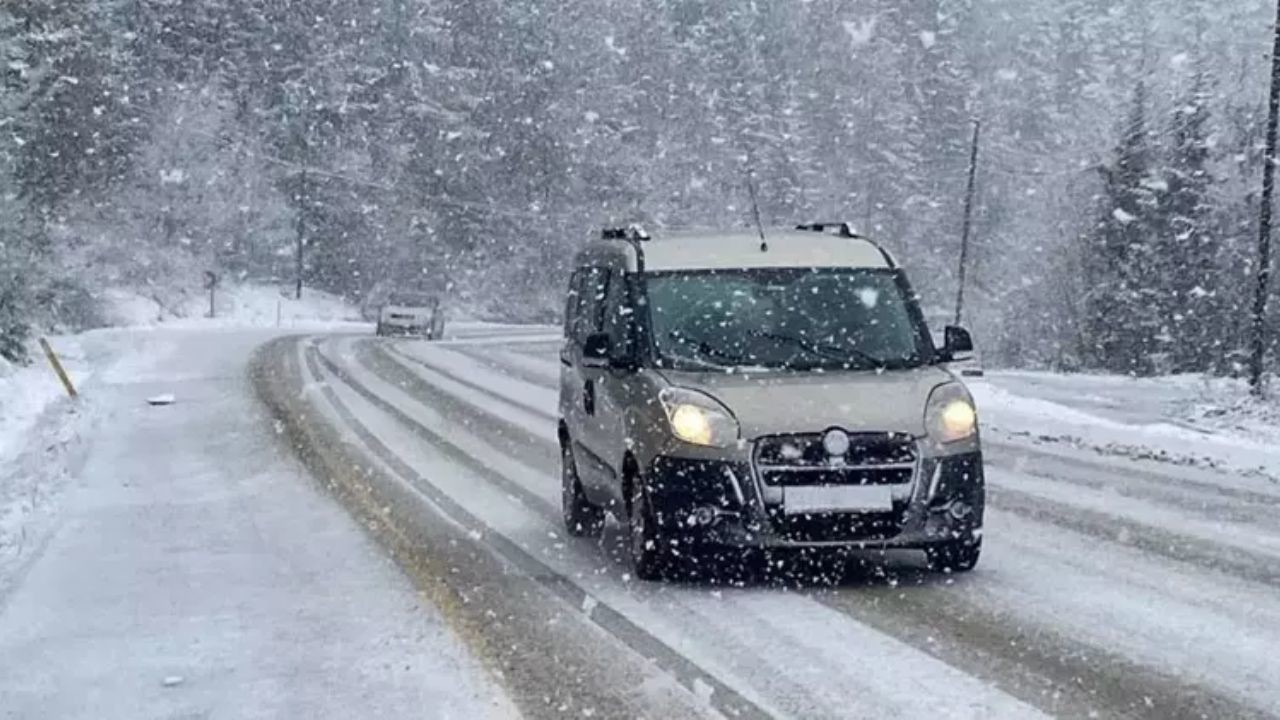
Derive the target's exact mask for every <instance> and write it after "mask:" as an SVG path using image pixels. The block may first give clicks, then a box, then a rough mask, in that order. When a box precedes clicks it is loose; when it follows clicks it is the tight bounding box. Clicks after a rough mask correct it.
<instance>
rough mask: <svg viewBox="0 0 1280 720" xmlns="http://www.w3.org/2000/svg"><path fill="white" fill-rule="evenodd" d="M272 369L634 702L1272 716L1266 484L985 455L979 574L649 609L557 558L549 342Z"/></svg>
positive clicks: (491, 343)
mask: <svg viewBox="0 0 1280 720" xmlns="http://www.w3.org/2000/svg"><path fill="white" fill-rule="evenodd" d="M550 334H551V335H554V331H552V332H551V333H550ZM278 350H279V351H278V352H277V354H276V360H275V362H277V363H280V364H292V365H293V366H294V368H295V373H296V378H294V379H293V380H292V382H293V383H295V384H298V385H300V387H299V388H297V389H298V390H302V391H303V395H304V397H305V399H306V406H307V407H308V408H309V409H310V410H309V412H311V413H312V414H310V415H309V416H308V418H307V420H308V422H312V423H314V422H318V421H320V422H325V423H329V424H331V426H332V427H333V428H335V433H336V435H337V436H338V437H340V438H342V439H343V440H344V441H345V443H344V444H343V446H342V453H344V454H345V455H346V456H348V457H349V458H354V459H353V460H350V462H354V463H357V464H361V465H363V466H365V467H366V469H367V470H369V471H370V472H377V473H383V474H385V475H387V476H388V477H391V478H392V479H393V481H394V482H396V483H399V484H400V486H403V488H405V490H404V493H405V494H404V495H403V497H404V498H405V500H404V503H419V504H420V505H419V506H418V507H417V508H416V509H414V510H412V512H416V513H426V514H431V515H433V516H437V517H439V516H444V517H447V518H448V519H450V520H451V521H453V522H455V523H457V524H459V525H460V526H461V528H462V529H463V530H465V533H466V534H465V538H467V539H469V540H470V541H471V542H473V543H474V544H475V545H476V546H477V547H478V548H481V549H482V550H483V551H484V552H488V553H490V554H492V555H494V556H496V557H498V558H499V559H500V560H501V561H502V563H504V564H505V565H506V567H507V572H514V573H518V574H522V575H524V576H527V577H529V578H532V579H533V582H534V585H535V586H537V587H538V588H540V592H530V593H529V595H528V596H527V598H526V599H527V601H528V602H527V605H528V607H529V608H534V607H543V608H544V609H543V610H541V611H535V610H533V609H529V610H528V612H529V613H535V614H536V613H537V612H544V613H545V612H550V613H551V614H552V615H553V617H555V618H556V622H557V623H564V627H566V628H567V627H569V626H572V625H574V624H575V623H577V624H582V623H584V622H585V623H588V624H590V625H592V626H593V627H594V628H595V630H597V631H601V632H597V633H596V635H595V636H593V640H594V642H595V643H597V647H596V649H595V651H594V652H597V653H600V654H603V655H606V656H611V657H614V658H615V662H617V663H619V664H625V663H626V662H639V663H641V664H643V663H645V662H649V663H652V664H653V666H654V669H653V672H654V673H655V679H654V680H653V682H654V683H658V682H659V681H660V680H661V679H663V678H664V677H665V679H666V680H668V681H673V682H675V683H678V684H680V685H681V686H683V687H685V688H686V689H687V691H688V693H689V694H690V695H691V696H692V697H694V698H697V699H701V700H703V701H706V702H708V703H709V704H710V707H711V708H712V709H713V710H715V711H719V712H721V713H723V714H725V715H736V716H777V717H798V718H826V717H829V718H848V717H974V718H977V717H982V718H986V717H1017V718H1027V717H1035V716H1037V715H1039V714H1046V715H1051V716H1060V717H1086V716H1100V717H1151V718H1183V717H1186V718H1191V717H1233V718H1235V717H1275V716H1277V715H1280V683H1278V682H1277V681H1276V679H1277V678H1280V653H1278V652H1277V651H1276V648H1278V647H1280V592H1277V588H1280V571H1277V570H1276V568H1277V567H1280V529H1278V525H1277V523H1276V522H1275V520H1274V518H1275V513H1276V512H1277V511H1278V510H1280V488H1277V487H1276V486H1275V485H1274V484H1273V483H1270V482H1269V481H1267V480H1264V479H1259V478H1252V479H1250V478H1247V477H1242V476H1238V475H1231V474H1227V473H1223V472H1217V471H1212V470H1206V469H1200V468H1188V467H1176V466H1172V465H1167V464H1162V463H1155V462H1138V461H1133V460H1130V459H1116V458H1108V457H1102V456H1098V455H1097V454H1096V453H1093V452H1089V451H1078V452H1074V453H1073V452H1072V451H1071V450H1070V449H1069V448H1052V449H1045V448H1039V447H1036V446H1034V445H1031V444H1027V445H1018V444H1016V443H1014V442H1011V441H1009V440H1007V439H1006V440H1005V441H1003V442H1001V443H1000V444H997V445H994V446H993V447H991V448H989V461H990V470H989V480H990V485H991V491H992V506H991V510H990V516H989V523H988V532H987V554H986V556H985V557H984V559H983V563H982V565H981V566H980V567H979V569H978V570H977V572H975V573H974V574H972V575H970V576H965V577H956V578H950V577H944V576H937V575H930V574H928V573H926V572H924V571H923V570H922V569H921V567H920V563H919V562H918V561H917V560H916V559H914V558H911V557H909V556H903V557H894V558H890V559H889V560H888V561H887V563H883V564H879V563H878V564H875V565H873V567H872V569H871V570H870V571H868V572H865V573H854V574H852V575H847V574H846V575H841V574H839V573H830V572H822V573H821V575H820V576H818V577H815V576H814V575H813V573H812V572H809V573H808V574H802V575H801V576H800V577H796V576H794V575H790V576H788V575H787V574H785V573H784V574H783V576H781V577H765V578H761V579H760V580H759V581H758V582H752V583H749V584H748V585H747V586H745V587H719V586H714V585H706V586H701V585H697V584H685V585H653V584H645V583H638V582H635V581H634V580H632V579H631V578H630V577H629V576H628V575H627V573H626V565H625V563H623V562H622V561H621V560H620V559H619V556H620V554H621V553H620V550H619V538H618V531H617V528H612V529H611V530H610V531H608V532H607V533H606V536H605V539H604V540H603V541H602V542H600V543H597V542H594V541H576V540H571V539H567V538H565V537H563V535H562V532H561V528H560V526H559V521H558V510H557V507H558V495H559V480H558V474H557V473H558V470H557V467H558V451H557V443H556V434H555V417H556V377H557V375H558V360H557V351H558V347H557V345H556V343H555V342H553V341H551V338H549V337H547V334H546V333H538V332H536V331H531V330H523V331H513V330H508V331H498V332H489V333H485V334H484V336H483V337H470V338H466V337H464V338H460V339H458V340H455V341H453V342H449V343H435V344H428V343H422V342H413V341H377V340H371V339H367V338H360V337H354V336H348V337H337V338H333V337H331V338H321V339H315V340H311V341H307V342H305V343H299V344H296V345H292V346H289V347H287V348H281V349H278ZM375 494H376V492H375ZM399 509H400V510H404V508H403V507H400V508H399ZM818 570H823V569H818ZM469 580H470V581H472V582H484V579H483V577H481V578H479V579H477V578H475V577H474V576H473V577H470V578H469ZM545 608H550V610H547V609H545ZM508 610H509V608H508ZM516 612H519V610H517V611H516ZM546 637H547V636H546V634H545V632H544V634H541V635H540V634H538V633H537V632H534V634H533V635H529V636H526V637H525V640H526V641H527V642H528V643H529V644H532V645H537V644H538V643H539V642H544V641H546ZM508 661H509V662H510V665H509V667H510V668H511V669H512V670H513V671H515V672H519V667H520V666H519V663H520V659H519V658H508ZM597 692H598V690H597ZM515 694H516V696H517V702H520V700H519V699H518V696H519V695H520V691H519V690H518V689H517V690H516V691H515ZM633 700H634V698H633ZM667 701H668V702H669V701H671V700H670V698H668V700H667ZM636 703H638V706H639V707H643V706H644V704H645V702H644V697H643V696H642V697H641V699H640V700H636V701H635V702H633V703H632V704H631V705H628V706H627V707H628V708H635V707H637V704H636ZM521 704H522V709H523V708H525V707H527V702H526V703H521Z"/></svg>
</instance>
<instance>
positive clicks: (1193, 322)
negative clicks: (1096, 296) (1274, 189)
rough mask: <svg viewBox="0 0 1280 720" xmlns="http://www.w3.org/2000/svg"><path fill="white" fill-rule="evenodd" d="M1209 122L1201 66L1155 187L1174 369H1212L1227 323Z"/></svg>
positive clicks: (1177, 115) (1177, 114)
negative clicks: (1214, 223) (1215, 232)
mask: <svg viewBox="0 0 1280 720" xmlns="http://www.w3.org/2000/svg"><path fill="white" fill-rule="evenodd" d="M1209 123H1210V115H1209V87H1208V78H1207V76H1206V71H1205V69H1204V68H1203V66H1199V67H1197V69H1196V72H1195V76H1194V78H1193V80H1192V84H1191V87H1190V89H1189V91H1188V92H1187V93H1186V95H1185V96H1184V97H1182V98H1179V100H1178V102H1177V103H1176V108H1175V110H1174V113H1173V118H1172V121H1171V124H1172V126H1171V127H1170V129H1169V131H1168V133H1167V138H1168V142H1169V146H1168V150H1167V152H1168V157H1167V160H1166V163H1165V170H1164V182H1163V183H1160V184H1159V186H1158V191H1159V206H1158V225H1157V232H1158V234H1159V237H1158V239H1157V247H1158V253H1159V256H1160V258H1159V260H1160V261H1159V263H1158V265H1157V270H1158V275H1159V277H1158V280H1159V283H1160V291H1161V298H1160V303H1159V306H1160V308H1161V311H1162V314H1163V318H1162V320H1163V329H1164V335H1165V336H1166V337H1168V338H1169V341H1168V344H1169V347H1170V351H1171V352H1172V360H1173V370H1174V371H1176V372H1193V371H1203V370H1207V369H1209V368H1210V367H1211V365H1212V363H1213V358H1214V357H1215V356H1217V355H1219V354H1220V352H1221V346H1220V341H1219V340H1218V339H1217V338H1216V337H1215V335H1216V333H1215V328H1216V327H1217V326H1218V324H1219V322H1220V321H1221V319H1222V318H1221V317H1220V315H1219V306H1218V303H1217V298H1218V282H1217V272H1216V263H1217V246H1216V243H1215V241H1214V238H1213V236H1212V232H1211V227H1210V221H1211V215H1210V202H1211V199H1210V192H1211V188H1212V186H1213V184H1214V178H1213V176H1212V174H1211V172H1210V169H1209V167H1208V164H1209V161H1210V149H1209V133H1210V131H1211V128H1210V126H1209Z"/></svg>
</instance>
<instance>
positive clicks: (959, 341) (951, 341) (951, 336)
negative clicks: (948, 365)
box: [942, 326, 973, 362]
mask: <svg viewBox="0 0 1280 720" xmlns="http://www.w3.org/2000/svg"><path fill="white" fill-rule="evenodd" d="M943 338H944V340H943V346H942V354H943V355H944V356H946V359H947V361H948V362H951V361H955V360H965V359H967V358H963V357H960V356H961V355H967V354H969V353H972V352H973V336H972V335H970V334H969V331H968V330H965V329H964V328H962V327H954V326H951V327H948V328H947V329H946V330H945V331H944V333H943Z"/></svg>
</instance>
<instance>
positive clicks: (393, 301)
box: [377, 292, 444, 340]
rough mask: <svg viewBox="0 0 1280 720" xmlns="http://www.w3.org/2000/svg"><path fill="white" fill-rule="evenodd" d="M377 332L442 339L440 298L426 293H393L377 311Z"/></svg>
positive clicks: (442, 321) (442, 327)
mask: <svg viewBox="0 0 1280 720" xmlns="http://www.w3.org/2000/svg"><path fill="white" fill-rule="evenodd" d="M377 333H378V335H381V336H388V335H404V336H414V337H424V338H426V339H428V340H438V339H440V338H441V337H444V311H443V310H442V309H441V307H440V298H439V297H437V296H434V295H428V294H426V293H415V292H393V293H391V294H390V295H389V296H388V297H387V301H386V303H385V304H383V305H382V307H381V308H380V309H379V310H378V327H377Z"/></svg>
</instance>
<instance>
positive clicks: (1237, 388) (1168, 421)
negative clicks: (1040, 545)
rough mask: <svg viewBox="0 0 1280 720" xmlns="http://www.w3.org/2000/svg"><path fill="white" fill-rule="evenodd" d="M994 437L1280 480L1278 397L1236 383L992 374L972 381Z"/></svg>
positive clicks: (1193, 378) (1195, 378)
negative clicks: (1255, 393) (1252, 392)
mask: <svg viewBox="0 0 1280 720" xmlns="http://www.w3.org/2000/svg"><path fill="white" fill-rule="evenodd" d="M967 382H968V384H969V387H970V388H971V389H972V391H973V393H974V396H975V399H976V400H977V402H978V406H979V410H980V411H981V413H982V416H983V420H984V426H985V428H986V429H987V431H988V432H989V433H991V434H992V435H993V436H994V437H995V438H996V439H1000V438H1004V439H1009V440H1014V441H1020V442H1033V443H1037V444H1042V445H1073V446H1079V447H1083V448H1087V449H1090V450H1093V451H1096V452H1097V453H1100V454H1104V455H1115V456H1127V457H1133V458H1140V459H1149V460H1159V461H1163V462H1170V463H1176V464H1184V465H1190V464H1194V465H1202V466H1209V467H1217V468H1222V469H1225V470H1231V471H1234V472H1239V473H1246V474H1253V475H1257V476H1260V477H1265V478H1268V479H1270V480H1271V481H1272V482H1280V453H1278V452H1277V451H1276V440H1277V438H1280V400H1277V399H1276V398H1275V397H1271V398H1264V399H1261V400H1259V399H1255V398H1253V397H1250V395H1249V392H1248V388H1247V387H1246V386H1245V385H1244V383H1242V382H1240V381H1236V380H1227V379H1216V378H1213V379H1211V378H1204V377H1200V376H1175V377H1161V378H1140V379H1139V378H1126V377H1116V376H1106V375H1083V374H1082V375H1058V374H1052V373H1040V372H1019V371H998V372H988V373H987V376H986V377H985V378H982V379H974V378H969V379H967Z"/></svg>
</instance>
